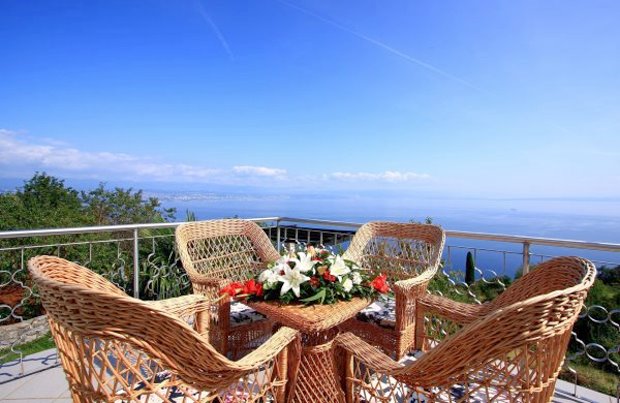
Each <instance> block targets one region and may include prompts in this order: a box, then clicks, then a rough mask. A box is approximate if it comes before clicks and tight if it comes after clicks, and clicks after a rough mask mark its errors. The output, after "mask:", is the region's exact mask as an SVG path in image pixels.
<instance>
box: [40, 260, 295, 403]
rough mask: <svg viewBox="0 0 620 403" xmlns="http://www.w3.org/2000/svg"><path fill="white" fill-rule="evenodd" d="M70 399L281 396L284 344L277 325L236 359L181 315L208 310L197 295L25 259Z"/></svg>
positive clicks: (288, 332)
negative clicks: (150, 296)
mask: <svg viewBox="0 0 620 403" xmlns="http://www.w3.org/2000/svg"><path fill="white" fill-rule="evenodd" d="M28 269H29V271H30V274H31V276H32V278H33V280H34V282H35V284H36V286H37V287H38V290H39V294H40V296H41V301H42V303H43V306H44V308H45V310H46V311H47V314H48V315H49V321H50V326H51V332H52V335H53V337H54V340H55V342H56V345H57V347H58V353H59V356H60V360H61V362H62V366H63V368H64V370H65V373H66V376H67V379H68V381H69V388H70V391H71V394H72V397H73V401H74V402H121V401H123V402H125V401H132V402H133V401H141V402H176V401H178V402H180V401H183V402H212V401H217V402H228V401H235V402H236V401H239V402H241V401H243V402H254V401H265V400H267V401H270V399H274V400H276V401H283V397H284V387H285V383H286V379H287V375H286V373H287V369H286V368H287V351H288V349H287V346H288V345H290V344H291V342H294V343H295V346H297V345H298V342H297V341H295V340H297V339H298V338H297V336H296V332H295V331H294V330H292V329H289V328H281V329H280V330H279V331H278V332H277V333H276V334H275V335H273V336H272V337H271V338H270V339H269V341H268V342H267V343H265V344H264V345H262V346H261V347H260V348H258V349H257V350H255V351H253V352H252V353H250V354H248V355H247V356H245V357H244V358H243V359H241V360H238V361H236V362H235V361H230V360H229V359H227V358H226V357H224V356H223V355H221V354H220V353H218V352H217V351H216V350H215V349H214V348H213V347H212V346H211V344H210V343H209V342H208V338H207V337H206V335H201V334H200V333H198V332H197V331H195V330H194V329H193V328H192V327H190V326H189V325H188V323H187V322H186V321H184V320H182V319H181V318H182V317H185V318H194V320H195V314H196V312H200V311H204V312H208V310H209V302H208V301H207V299H206V298H205V297H204V296H202V295H189V296H185V297H180V298H174V299H171V300H167V301H157V302H145V301H140V300H137V299H135V298H131V297H129V296H127V295H126V294H124V293H123V292H122V291H121V290H120V289H118V288H116V287H115V286H114V285H113V284H112V283H110V282H109V281H107V280H106V279H104V278H103V277H101V276H99V275H98V274H96V273H93V272H92V271H90V270H88V269H86V268H84V267H81V266H79V265H77V264H75V263H71V262H69V261H66V260H64V259H60V258H57V257H52V256H39V257H35V258H33V259H31V260H30V261H29V263H28Z"/></svg>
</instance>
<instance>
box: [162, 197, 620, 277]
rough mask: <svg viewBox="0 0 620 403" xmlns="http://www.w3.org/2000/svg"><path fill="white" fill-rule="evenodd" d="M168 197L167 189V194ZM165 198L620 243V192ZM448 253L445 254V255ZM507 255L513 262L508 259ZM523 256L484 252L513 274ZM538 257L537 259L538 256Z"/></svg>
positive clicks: (194, 204)
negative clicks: (599, 196)
mask: <svg viewBox="0 0 620 403" xmlns="http://www.w3.org/2000/svg"><path fill="white" fill-rule="evenodd" d="M160 198H161V196H160ZM162 202H163V204H164V205H165V206H167V207H176V208H177V217H178V219H179V220H183V219H184V218H185V212H186V210H190V211H193V212H194V213H195V214H196V216H197V218H198V219H210V218H222V217H232V216H235V215H236V216H239V217H241V218H253V217H268V216H288V217H297V218H316V219H328V220H329V219H331V220H341V221H352V222H358V223H363V222H366V221H370V220H392V221H408V220H410V219H415V220H423V219H424V218H425V217H432V218H433V222H435V223H437V224H439V225H441V226H442V227H444V228H446V229H451V230H461V231H476V232H488V233H498V234H511V235H528V236H536V237H547V238H561V239H572V240H584V241H598V242H610V243H620V202H619V201H617V200H484V199H479V200H476V199H440V198H436V199H432V198H412V197H390V196H385V197H377V196H303V195H302V196H278V195H267V196H265V195H262V196H247V195H244V196H241V195H235V196H227V197H221V196H214V197H211V198H207V199H204V200H178V199H175V200H170V199H166V198H165V197H164V198H162ZM449 245H452V246H464V247H472V248H473V247H477V248H488V249H501V250H511V251H515V252H520V251H521V246H520V245H507V244H504V243H495V242H481V241H466V240H458V239H452V240H449ZM532 252H533V253H541V254H549V255H566V254H570V255H580V256H583V257H587V258H590V259H593V260H600V261H609V262H618V263H620V254H618V253H606V252H592V251H582V250H575V249H566V250H564V249H560V248H549V247H533V248H532ZM465 254H466V250H465V249H458V248H452V249H451V257H452V260H453V262H454V267H455V268H460V267H462V266H463V265H464V260H465ZM444 257H445V256H444ZM504 261H506V264H504ZM520 261H521V257H520V256H516V255H512V254H509V253H508V254H505V255H504V254H498V253H495V252H484V251H480V252H478V256H477V265H478V266H479V267H484V268H490V269H494V270H496V271H498V272H504V273H505V274H508V275H512V274H513V273H514V271H515V270H516V268H517V267H519V264H520ZM534 261H536V259H534Z"/></svg>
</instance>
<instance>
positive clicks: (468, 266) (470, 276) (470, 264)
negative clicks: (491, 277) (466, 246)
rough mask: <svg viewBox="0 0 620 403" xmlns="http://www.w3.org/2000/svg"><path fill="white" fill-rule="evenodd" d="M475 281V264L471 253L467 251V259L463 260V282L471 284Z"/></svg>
mask: <svg viewBox="0 0 620 403" xmlns="http://www.w3.org/2000/svg"><path fill="white" fill-rule="evenodd" d="M474 281H476V262H474V255H473V254H472V253H471V251H467V259H465V282H466V283H467V284H473V282H474Z"/></svg>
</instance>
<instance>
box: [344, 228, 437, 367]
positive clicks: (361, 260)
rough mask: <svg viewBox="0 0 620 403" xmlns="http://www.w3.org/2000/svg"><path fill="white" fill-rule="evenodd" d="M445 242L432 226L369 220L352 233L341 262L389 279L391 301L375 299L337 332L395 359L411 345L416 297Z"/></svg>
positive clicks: (431, 273)
mask: <svg viewBox="0 0 620 403" xmlns="http://www.w3.org/2000/svg"><path fill="white" fill-rule="evenodd" d="M444 241H445V235H444V232H443V230H442V229H441V228H440V227H438V226H435V225H429V224H414V223H392V222H370V223H367V224H364V225H363V226H362V227H361V228H360V229H359V230H358V231H357V233H356V234H355V236H354V237H353V240H352V241H351V244H350V245H349V247H348V248H347V250H346V252H345V253H344V258H346V259H349V260H353V261H356V262H357V263H358V264H359V265H360V266H362V267H363V268H367V269H370V270H378V271H381V272H383V273H385V274H387V275H388V278H389V279H390V280H392V281H394V282H395V283H394V285H393V291H394V294H395V298H394V299H391V298H390V299H388V300H387V301H377V302H375V303H374V304H372V305H371V306H370V307H368V308H367V309H365V310H363V311H362V312H360V313H359V314H358V315H357V317H356V318H354V319H351V320H349V321H347V322H346V323H345V324H343V326H342V328H343V329H345V330H348V331H352V332H354V333H355V334H358V335H360V336H361V337H362V338H364V339H366V340H367V341H368V342H369V343H371V344H374V345H377V346H380V347H381V348H383V349H384V351H386V352H387V353H389V354H391V355H394V356H395V357H396V358H397V359H400V358H401V357H402V356H403V355H404V354H405V353H407V352H409V351H410V350H412V349H413V348H414V347H415V328H416V323H415V310H416V298H417V297H418V296H420V295H424V294H425V293H426V288H427V285H428V282H429V281H430V280H431V279H432V278H433V276H434V275H435V273H436V271H437V268H438V267H439V262H440V258H441V252H442V250H443V245H444Z"/></svg>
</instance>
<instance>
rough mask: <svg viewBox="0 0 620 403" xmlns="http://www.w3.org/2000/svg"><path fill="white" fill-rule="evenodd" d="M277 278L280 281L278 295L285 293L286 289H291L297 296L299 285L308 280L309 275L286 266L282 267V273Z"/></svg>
mask: <svg viewBox="0 0 620 403" xmlns="http://www.w3.org/2000/svg"><path fill="white" fill-rule="evenodd" d="M278 280H280V281H281V282H282V289H281V290H280V295H284V294H286V293H287V291H288V290H293V294H295V296H296V297H297V298H299V286H300V285H301V284H303V283H305V282H306V281H308V280H310V277H308V276H306V275H305V274H303V273H302V272H300V271H299V270H298V269H297V268H295V269H291V268H290V267H288V266H287V267H286V268H285V269H284V275H283V276H282V275H281V276H278Z"/></svg>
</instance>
